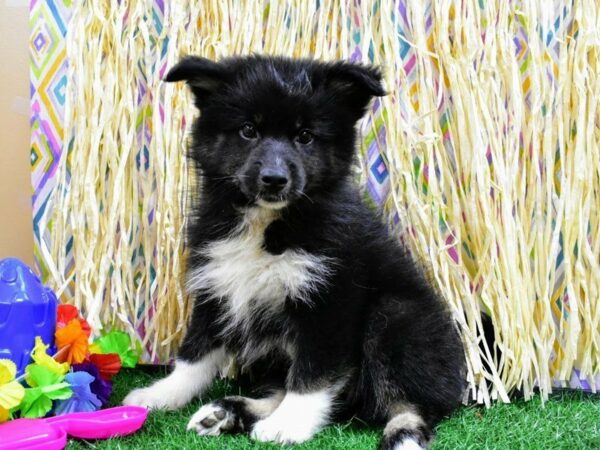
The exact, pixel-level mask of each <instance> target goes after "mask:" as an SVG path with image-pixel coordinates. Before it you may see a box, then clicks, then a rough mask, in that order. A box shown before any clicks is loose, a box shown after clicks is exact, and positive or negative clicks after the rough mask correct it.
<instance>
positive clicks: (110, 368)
mask: <svg viewBox="0 0 600 450" xmlns="http://www.w3.org/2000/svg"><path fill="white" fill-rule="evenodd" d="M98 350H100V348H98ZM90 351H91V346H90ZM100 351H101V350H100ZM88 360H89V361H90V362H91V363H92V364H94V365H95V366H96V367H97V368H98V370H99V372H100V377H101V378H102V379H103V380H112V377H114V376H115V375H116V374H118V373H119V370H121V357H120V356H119V354H118V353H107V354H105V355H104V354H101V353H92V354H90V355H89V356H88Z"/></svg>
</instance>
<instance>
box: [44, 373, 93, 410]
mask: <svg viewBox="0 0 600 450" xmlns="http://www.w3.org/2000/svg"><path fill="white" fill-rule="evenodd" d="M65 381H66V382H67V383H69V386H70V387H71V389H72V390H73V395H72V396H71V397H70V398H68V399H66V400H61V401H59V402H58V403H57V404H56V407H55V408H54V413H55V414H56V415H60V414H67V413H73V412H87V411H96V410H98V409H99V408H100V405H101V404H102V402H101V401H100V399H99V398H98V397H97V396H96V395H95V394H93V393H92V390H91V388H90V384H91V383H92V382H93V381H94V377H93V376H91V375H90V374H89V373H87V372H83V371H81V372H71V373H68V374H67V375H65Z"/></svg>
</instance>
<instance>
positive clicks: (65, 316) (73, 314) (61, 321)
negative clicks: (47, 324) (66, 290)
mask: <svg viewBox="0 0 600 450" xmlns="http://www.w3.org/2000/svg"><path fill="white" fill-rule="evenodd" d="M73 319H78V320H79V324H80V325H81V329H82V330H83V332H84V333H85V334H86V335H87V336H88V337H89V336H90V334H91V331H92V330H91V328H90V325H89V324H88V323H87V321H86V320H85V319H82V318H80V317H79V310H78V309H77V308H76V307H75V306H73V305H67V304H61V305H58V308H57V310H56V327H57V328H63V327H65V326H66V325H67V324H68V323H69V322H70V321H71V320H73Z"/></svg>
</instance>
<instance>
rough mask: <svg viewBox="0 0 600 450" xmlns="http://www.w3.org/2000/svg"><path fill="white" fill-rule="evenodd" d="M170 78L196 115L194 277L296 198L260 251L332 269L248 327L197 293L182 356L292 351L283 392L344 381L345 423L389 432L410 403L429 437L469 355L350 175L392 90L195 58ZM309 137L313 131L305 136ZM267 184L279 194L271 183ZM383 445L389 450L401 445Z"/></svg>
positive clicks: (307, 72)
mask: <svg viewBox="0 0 600 450" xmlns="http://www.w3.org/2000/svg"><path fill="white" fill-rule="evenodd" d="M166 80H167V81H179V80H185V81H186V82H187V83H188V84H189V85H190V87H191V89H192V91H193V93H194V95H195V102H196V105H197V106H198V107H199V108H200V110H201V114H200V117H199V119H198V120H197V121H196V123H195V124H194V127H193V134H192V143H191V147H190V155H189V156H190V158H191V160H192V161H193V162H194V163H195V164H196V169H197V171H198V172H197V173H198V174H199V175H200V176H199V179H198V193H199V194H200V196H199V199H197V200H198V201H196V202H195V205H194V208H195V209H194V212H193V216H192V217H191V219H190V223H191V225H190V228H189V236H188V245H189V247H190V250H191V252H190V255H191V256H190V258H189V261H188V264H189V267H190V269H194V268H196V267H199V266H202V265H203V264H205V263H206V257H205V256H203V255H202V253H201V252H198V251H195V250H199V249H202V248H204V247H205V246H206V245H207V244H209V243H211V242H213V241H215V240H218V239H224V238H226V237H227V236H228V235H229V234H230V233H231V232H232V231H233V230H234V229H235V228H236V226H237V225H238V224H239V223H240V221H241V220H242V217H243V214H244V213H243V211H244V210H245V209H246V208H249V207H252V206H255V205H256V201H257V199H263V200H264V201H267V202H276V201H286V202H287V206H286V207H285V208H283V209H281V210H280V216H279V218H278V219H277V220H276V221H274V222H272V223H271V224H270V225H269V226H268V227H267V229H266V231H265V233H264V243H263V247H264V250H265V251H267V252H269V253H271V254H275V255H279V254H282V253H284V252H285V251H287V250H290V249H293V250H301V251H304V252H307V253H310V254H317V255H321V256H325V257H328V258H331V261H334V263H332V265H331V269H332V272H331V274H330V275H329V277H328V280H327V281H328V282H327V284H326V285H323V286H321V287H320V289H318V291H317V292H315V293H314V294H313V295H312V297H311V302H310V303H306V302H299V301H294V299H287V301H286V303H285V307H284V308H283V310H282V311H280V312H279V313H278V314H276V315H269V316H268V317H266V316H264V317H263V316H261V314H260V312H256V317H252V318H250V319H249V320H250V321H251V323H252V324H253V326H252V327H250V330H251V331H248V332H243V331H242V330H233V332H229V333H228V334H226V335H224V334H223V333H222V330H223V326H224V324H223V320H224V318H223V317H224V316H223V315H224V311H223V304H222V302H221V301H220V300H219V299H215V298H211V297H210V295H209V294H202V293H201V294H198V298H197V299H196V303H195V306H194V310H193V316H192V318H191V323H190V326H189V329H188V333H187V336H186V337H185V340H184V342H183V345H182V346H181V349H180V353H179V357H180V358H181V359H183V360H189V361H195V360H198V359H199V358H202V357H203V356H204V355H206V354H207V353H208V352H209V351H211V350H212V349H214V348H216V347H217V346H220V345H225V346H226V347H227V348H228V349H230V350H232V351H236V350H239V349H241V348H243V346H244V345H245V344H246V343H247V342H249V341H251V342H261V341H263V340H274V341H275V342H281V343H282V344H283V343H284V342H285V343H287V344H288V345H291V346H292V347H293V348H294V352H293V358H291V359H289V358H288V359H286V358H287V357H285V356H282V357H281V358H280V359H278V360H279V361H280V362H281V361H283V364H285V367H286V369H287V376H286V377H285V379H282V380H281V383H282V384H284V385H285V388H286V389H287V390H292V391H300V392H302V391H311V390H314V389H319V388H322V387H323V386H324V385H329V384H332V383H335V382H339V381H340V380H344V388H343V390H342V392H340V394H339V399H338V402H339V405H340V408H339V409H338V410H337V412H338V414H339V416H340V417H342V416H347V415H356V416H359V417H362V418H363V419H364V420H367V421H369V422H371V423H384V422H385V421H387V420H388V419H389V418H390V414H391V410H392V407H393V405H394V404H396V403H398V402H405V403H409V404H411V405H414V407H415V409H416V410H417V411H418V412H419V414H420V415H421V416H422V417H423V419H424V421H425V423H426V426H427V429H422V430H417V431H418V433H420V434H421V435H422V436H424V437H429V435H430V433H431V430H432V428H433V427H434V426H435V424H436V423H437V422H438V421H439V420H440V419H441V418H442V417H443V416H445V415H447V414H448V413H450V412H451V411H452V410H453V409H454V408H455V407H456V406H457V405H458V404H459V403H460V400H461V398H462V394H463V390H464V388H465V359H464V353H463V348H462V345H461V342H460V339H459V336H458V333H457V331H456V329H455V325H454V323H453V320H452V318H451V316H450V314H449V312H448V311H447V309H446V307H445V305H444V303H443V302H442V301H441V300H440V299H439V297H438V296H437V295H436V294H435V292H434V290H433V289H432V288H431V287H430V285H429V284H428V283H427V281H426V280H425V279H424V278H423V276H422V274H421V273H420V272H419V270H418V269H417V268H416V267H415V265H414V263H413V261H412V260H411V258H410V256H409V255H407V254H406V253H405V252H404V251H403V250H402V249H401V248H400V246H399V244H398V243H397V242H396V240H395V239H393V238H391V237H390V236H389V234H388V231H387V228H386V227H385V226H384V225H383V224H382V222H381V220H380V217H379V216H378V215H377V214H376V213H374V212H373V211H372V210H371V209H369V208H368V207H367V206H366V205H365V204H364V203H363V201H362V200H361V195H360V193H359V190H358V188H357V186H356V185H355V182H354V179H353V176H352V175H351V173H352V167H353V164H354V162H355V158H356V152H355V145H356V132H355V124H356V122H357V120H358V119H360V118H361V117H362V116H363V114H364V113H365V111H366V108H367V106H368V104H369V101H370V99H371V98H372V97H373V96H381V95H384V94H385V92H384V89H383V88H382V85H381V74H380V72H379V71H378V70H377V69H375V68H372V67H367V66H360V65H355V64H350V63H346V62H334V63H320V62H315V61H312V60H292V59H286V58H275V57H258V56H253V57H246V58H230V59H225V60H222V61H221V62H218V63H216V62H212V61H209V60H206V59H202V58H196V57H188V58H186V59H184V60H183V61H182V62H180V63H179V64H178V65H177V66H175V67H174V68H173V69H172V70H171V71H170V72H169V74H168V75H167V78H166ZM244 124H250V128H248V127H247V126H246V125H244ZM244 127H246V128H244ZM302 130H308V133H309V134H308V135H306V134H303V135H302V137H300V135H301V134H302V132H303V131H302ZM254 132H256V135H254ZM246 135H247V136H246ZM306 139H312V140H311V141H310V142H309V143H306V142H305V141H306ZM273 174H274V175H273ZM272 176H274V177H275V180H276V181H277V180H279V181H277V182H278V183H279V182H281V183H280V184H281V185H282V186H284V187H283V188H281V189H280V186H275V188H273V183H271V181H272V180H273V178H272ZM269 177H271V178H269ZM265 179H266V180H268V182H265V181H264V180H265ZM261 180H262V181H261ZM284 182H285V185H284ZM272 188H273V189H272ZM242 363H244V361H242ZM398 433H399V435H398V436H400V435H402V436H405V435H409V434H410V430H408V431H406V430H399V431H398ZM402 436H400V437H402ZM386 439H388V440H386V441H384V442H382V448H388V447H389V448H391V446H392V444H393V442H396V441H397V440H394V439H392V438H386ZM390 439H392V440H390Z"/></svg>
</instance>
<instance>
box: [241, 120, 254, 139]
mask: <svg viewBox="0 0 600 450" xmlns="http://www.w3.org/2000/svg"><path fill="white" fill-rule="evenodd" d="M240 136H242V137H243V138H244V139H256V138H257V137H258V131H256V128H254V125H252V124H251V123H250V122H246V123H245V124H244V125H242V126H241V128H240Z"/></svg>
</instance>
